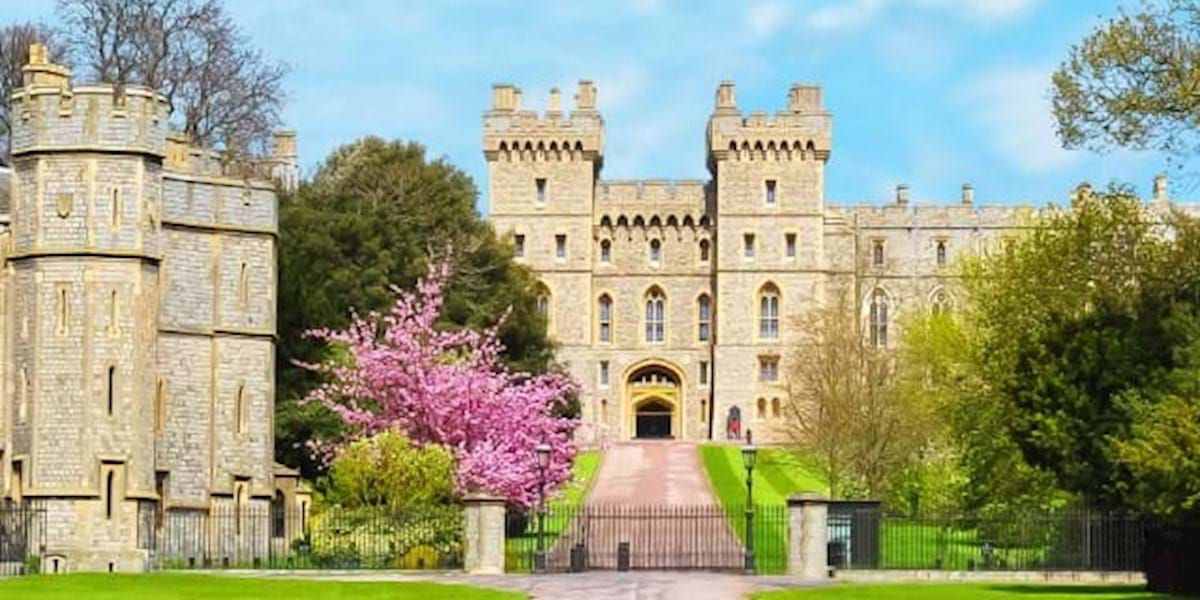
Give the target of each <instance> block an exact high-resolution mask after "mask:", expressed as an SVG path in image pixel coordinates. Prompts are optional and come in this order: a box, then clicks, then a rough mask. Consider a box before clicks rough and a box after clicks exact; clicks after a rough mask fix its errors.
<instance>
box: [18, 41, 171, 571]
mask: <svg viewBox="0 0 1200 600" xmlns="http://www.w3.org/2000/svg"><path fill="white" fill-rule="evenodd" d="M24 73H25V77H24V81H25V85H24V87H23V88H21V89H19V90H17V91H16V92H15V93H14V94H13V96H12V103H11V106H12V115H11V116H12V124H13V127H12V156H13V170H14V179H15V186H14V187H15V189H16V198H15V199H14V206H13V210H12V231H13V238H12V239H13V244H12V253H11V255H10V256H9V263H8V264H9V267H10V276H11V280H10V281H11V285H12V289H13V290H14V294H13V309H12V314H13V321H12V322H13V324H14V325H15V329H16V331H15V334H16V338H15V340H14V341H15V343H14V344H13V350H12V356H13V366H14V371H15V373H16V374H17V381H18V388H19V389H17V390H16V399H17V410H16V412H17V418H16V419H15V420H14V433H13V448H12V454H13V457H14V459H17V460H16V461H15V462H14V466H15V467H16V469H17V470H18V471H19V473H20V475H21V476H22V477H23V479H24V481H23V482H22V485H21V487H22V489H23V493H22V494H23V497H24V498H25V499H27V500H30V501H37V502H40V503H42V505H43V506H44V507H45V509H46V511H47V522H48V523H51V524H53V526H52V531H51V533H52V534H54V535H51V536H49V539H48V540H47V549H46V552H47V556H49V557H51V558H52V560H54V561H59V560H65V558H64V557H67V556H70V557H71V559H72V561H74V562H75V563H77V564H78V565H85V568H89V567H90V568H95V569H121V570H125V569H136V568H138V567H140V566H141V565H142V564H143V563H144V561H145V559H146V553H145V551H144V550H140V549H138V545H137V543H136V542H137V540H136V539H135V536H136V532H137V527H136V524H137V522H138V515H139V510H141V509H142V508H144V506H143V505H144V504H148V505H149V506H151V507H152V506H153V502H154V485H155V476H154V420H153V419H154V403H153V397H154V385H155V380H156V378H157V370H156V357H155V347H156V339H157V333H158V327H157V321H156V318H155V314H156V307H157V301H158V295H159V287H158V282H159V277H158V275H159V274H158V270H159V255H160V248H159V234H160V225H159V220H158V214H159V209H160V206H161V198H162V159H163V153H164V139H165V134H166V126H167V123H166V121H167V115H168V107H167V102H166V99H165V98H164V97H163V96H161V95H159V94H157V93H155V92H152V91H150V90H145V89H140V88H133V87H127V88H124V89H118V88H113V87H111V86H72V85H71V83H70V72H69V71H68V70H67V69H66V68H64V67H62V66H59V65H55V64H51V63H49V61H48V60H47V52H46V48H45V47H44V46H40V45H35V46H33V47H32V48H31V51H30V64H29V65H28V66H26V67H25V68H24ZM18 463H19V464H18ZM57 564H58V563H57V562H55V566H57Z"/></svg>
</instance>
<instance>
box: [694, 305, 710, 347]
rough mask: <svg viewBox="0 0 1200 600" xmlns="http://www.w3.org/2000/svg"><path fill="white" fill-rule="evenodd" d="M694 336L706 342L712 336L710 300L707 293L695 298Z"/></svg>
mask: <svg viewBox="0 0 1200 600" xmlns="http://www.w3.org/2000/svg"><path fill="white" fill-rule="evenodd" d="M696 328H697V331H696V334H697V335H696V337H697V338H698V339H699V340H700V341H701V342H707V341H708V340H709V339H710V338H711V337H712V300H711V299H709V297H708V294H704V295H702V296H700V298H699V299H697V300H696Z"/></svg>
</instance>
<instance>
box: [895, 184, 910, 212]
mask: <svg viewBox="0 0 1200 600" xmlns="http://www.w3.org/2000/svg"><path fill="white" fill-rule="evenodd" d="M896 205H897V206H908V184H907V183H902V184H900V185H898V186H896Z"/></svg>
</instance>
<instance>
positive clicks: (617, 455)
mask: <svg viewBox="0 0 1200 600" xmlns="http://www.w3.org/2000/svg"><path fill="white" fill-rule="evenodd" d="M586 502H587V503H588V504H592V505H597V504H625V505H630V504H641V505H655V506H710V505H716V504H717V501H716V499H715V498H713V495H712V492H711V490H710V489H709V485H708V477H707V476H706V475H705V474H704V466H703V465H701V464H700V449H699V448H698V447H697V446H696V444H694V443H688V442H667V441H647V442H620V443H615V444H612V445H611V446H609V447H608V448H607V449H606V450H605V451H604V460H603V462H602V463H601V465H600V472H599V473H597V474H596V481H595V483H594V484H593V486H592V491H591V493H590V494H588V497H587V500H586Z"/></svg>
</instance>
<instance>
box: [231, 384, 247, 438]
mask: <svg viewBox="0 0 1200 600" xmlns="http://www.w3.org/2000/svg"><path fill="white" fill-rule="evenodd" d="M248 413H249V411H248V410H247V408H246V385H245V384H239V385H238V388H237V397H236V398H235V399H234V417H235V419H236V421H237V424H236V426H237V432H238V433H239V434H240V433H246V425H247V424H248V423H247V421H248Z"/></svg>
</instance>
